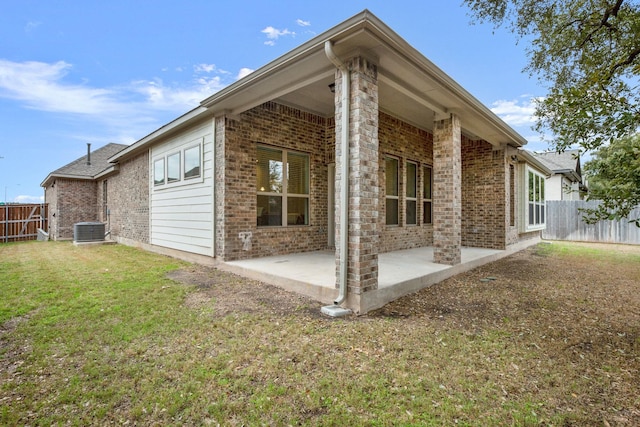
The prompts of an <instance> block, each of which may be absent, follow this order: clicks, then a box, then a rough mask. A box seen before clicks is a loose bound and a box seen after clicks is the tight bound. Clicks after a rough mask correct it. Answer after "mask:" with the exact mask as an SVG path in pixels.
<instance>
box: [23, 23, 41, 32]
mask: <svg viewBox="0 0 640 427" xmlns="http://www.w3.org/2000/svg"><path fill="white" fill-rule="evenodd" d="M41 24H42V23H41V22H38V21H29V22H27V25H25V26H24V31H25V32H27V33H30V32H32V31H35V30H36V29H37V28H38V27H39V26H40V25H41Z"/></svg>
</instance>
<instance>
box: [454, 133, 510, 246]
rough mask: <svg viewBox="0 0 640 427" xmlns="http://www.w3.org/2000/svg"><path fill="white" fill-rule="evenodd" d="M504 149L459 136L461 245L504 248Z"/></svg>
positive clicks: (505, 211)
mask: <svg viewBox="0 0 640 427" xmlns="http://www.w3.org/2000/svg"><path fill="white" fill-rule="evenodd" d="M507 170H508V166H507V162H506V160H505V152H504V150H495V149H494V148H493V147H492V146H491V144H489V143H488V142H486V141H472V140H469V139H468V138H466V137H463V138H462V245H463V246H472V247H477V248H492V249H505V247H506V227H507V222H508V218H507V215H506V214H507V211H508V209H509V206H508V204H507V203H508V195H509V194H508V191H507V188H508V187H507V186H506V185H507V180H508V175H507Z"/></svg>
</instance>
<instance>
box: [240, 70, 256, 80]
mask: <svg viewBox="0 0 640 427" xmlns="http://www.w3.org/2000/svg"><path fill="white" fill-rule="evenodd" d="M254 71H255V70H252V69H251V68H240V71H238V75H237V76H236V80H240V79H241V78H243V77H246V76H248V75H249V74H251V73H253V72H254Z"/></svg>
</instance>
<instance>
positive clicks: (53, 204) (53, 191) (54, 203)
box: [44, 185, 58, 240]
mask: <svg viewBox="0 0 640 427" xmlns="http://www.w3.org/2000/svg"><path fill="white" fill-rule="evenodd" d="M44 201H45V203H48V204H49V212H48V213H47V215H48V218H47V230H45V231H47V232H48V233H49V238H50V239H51V240H57V236H58V216H57V215H55V216H54V215H53V214H54V213H56V212H58V188H57V187H56V186H55V185H49V186H48V187H47V188H45V189H44Z"/></svg>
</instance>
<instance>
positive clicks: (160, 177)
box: [153, 159, 164, 185]
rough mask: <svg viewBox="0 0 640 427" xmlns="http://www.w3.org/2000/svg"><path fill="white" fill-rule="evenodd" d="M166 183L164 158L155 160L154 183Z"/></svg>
mask: <svg viewBox="0 0 640 427" xmlns="http://www.w3.org/2000/svg"><path fill="white" fill-rule="evenodd" d="M162 184H164V159H158V160H156V161H155V162H153V185H162Z"/></svg>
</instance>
